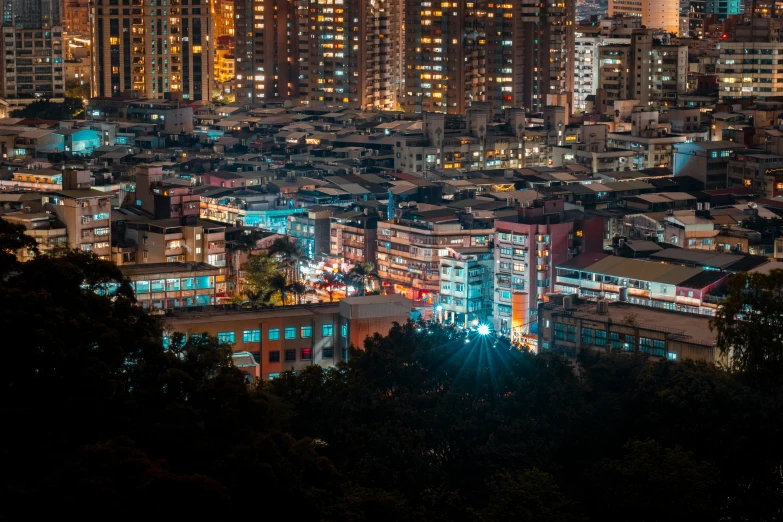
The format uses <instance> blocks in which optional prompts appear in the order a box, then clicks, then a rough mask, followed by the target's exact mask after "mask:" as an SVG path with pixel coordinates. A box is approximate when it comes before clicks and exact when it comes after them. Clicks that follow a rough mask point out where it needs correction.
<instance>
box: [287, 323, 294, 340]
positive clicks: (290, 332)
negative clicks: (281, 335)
mask: <svg viewBox="0 0 783 522" xmlns="http://www.w3.org/2000/svg"><path fill="white" fill-rule="evenodd" d="M285 338H286V339H296V327H294V326H289V327H287V328H286V329H285Z"/></svg>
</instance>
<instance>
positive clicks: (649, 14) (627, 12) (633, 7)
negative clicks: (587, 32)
mask: <svg viewBox="0 0 783 522" xmlns="http://www.w3.org/2000/svg"><path fill="white" fill-rule="evenodd" d="M732 1H736V0H732ZM615 15H623V16H638V17H641V19H642V24H643V25H644V26H645V27H648V28H653V29H663V30H665V31H666V32H667V33H674V34H679V31H680V2H679V0H641V1H635V0H609V16H610V17H613V16H615Z"/></svg>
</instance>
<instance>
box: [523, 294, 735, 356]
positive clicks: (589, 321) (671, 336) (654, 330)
mask: <svg viewBox="0 0 783 522" xmlns="http://www.w3.org/2000/svg"><path fill="white" fill-rule="evenodd" d="M569 299H570V298H566V299H564V302H565V304H563V305H561V304H556V303H549V304H545V305H542V306H541V307H540V310H539V314H540V321H539V330H538V335H539V340H538V348H539V350H555V351H559V352H562V353H566V354H568V355H571V356H575V355H576V354H577V353H578V352H579V351H580V350H582V349H587V350H592V351H602V352H608V351H622V352H629V353H642V354H645V355H648V356H649V357H650V358H651V359H653V360H655V359H668V360H670V361H681V360H683V359H693V360H697V361H705V362H707V363H710V364H714V363H721V364H723V365H725V364H726V360H725V357H723V356H722V355H721V354H720V351H719V349H718V347H717V346H716V342H715V335H714V333H712V332H711V331H710V329H709V318H708V317H704V316H693V315H690V314H683V313H677V312H668V311H663V310H653V309H649V308H645V307H641V306H634V305H629V304H627V303H607V302H605V301H604V302H603V303H600V304H596V303H584V304H577V303H573V304H572V303H571V302H570V300H569Z"/></svg>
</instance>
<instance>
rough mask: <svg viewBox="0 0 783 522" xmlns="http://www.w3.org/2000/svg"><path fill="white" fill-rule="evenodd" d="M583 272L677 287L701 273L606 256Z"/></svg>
mask: <svg viewBox="0 0 783 522" xmlns="http://www.w3.org/2000/svg"><path fill="white" fill-rule="evenodd" d="M583 270H585V271H587V272H594V273H598V274H604V275H610V276H615V277H622V278H626V279H638V280H640V281H650V282H655V283H663V284H668V285H677V284H679V283H682V282H683V281H685V280H687V279H690V278H691V277H693V276H695V275H697V274H699V273H701V272H702V270H701V269H699V268H689V267H686V266H679V265H669V264H664V263H653V262H650V261H640V260H638V259H627V258H624V257H617V256H607V257H605V258H604V259H601V260H600V261H598V262H597V263H594V264H592V265H590V266H587V267H585V268H584V269H583Z"/></svg>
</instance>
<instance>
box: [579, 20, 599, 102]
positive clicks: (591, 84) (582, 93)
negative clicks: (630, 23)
mask: <svg viewBox="0 0 783 522" xmlns="http://www.w3.org/2000/svg"><path fill="white" fill-rule="evenodd" d="M600 45H601V37H600V36H597V35H593V34H589V33H588V34H584V33H580V32H577V33H576V39H575V44H574V62H575V63H574V110H575V111H584V110H585V108H586V107H587V97H588V96H592V95H594V94H595V92H596V90H597V89H598V74H597V71H598V48H599V47H600Z"/></svg>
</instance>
